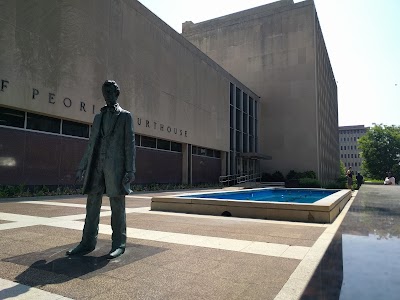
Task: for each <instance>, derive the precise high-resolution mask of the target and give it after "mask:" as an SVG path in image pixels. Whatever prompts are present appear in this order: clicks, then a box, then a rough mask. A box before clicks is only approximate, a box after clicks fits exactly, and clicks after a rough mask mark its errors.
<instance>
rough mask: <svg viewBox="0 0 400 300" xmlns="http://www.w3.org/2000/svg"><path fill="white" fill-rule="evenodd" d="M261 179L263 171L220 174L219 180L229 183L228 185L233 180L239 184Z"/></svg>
mask: <svg viewBox="0 0 400 300" xmlns="http://www.w3.org/2000/svg"><path fill="white" fill-rule="evenodd" d="M257 180H260V181H261V173H253V174H246V175H240V174H236V175H224V176H219V182H220V183H227V184H228V185H230V184H231V182H233V183H236V184H239V183H245V182H249V181H257Z"/></svg>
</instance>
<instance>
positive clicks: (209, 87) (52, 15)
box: [0, 0, 258, 184]
mask: <svg viewBox="0 0 400 300" xmlns="http://www.w3.org/2000/svg"><path fill="white" fill-rule="evenodd" d="M0 25H1V26H0V45H1V49H2V51H1V53H0V80H1V91H0V106H2V107H5V108H12V109H18V110H21V111H23V112H25V113H26V112H28V113H38V114H41V115H44V116H50V117H54V118H59V119H61V120H63V121H74V122H78V123H84V124H90V123H91V122H92V121H93V117H94V114H95V113H97V112H99V110H100V108H101V107H102V106H103V105H104V100H103V97H102V95H101V85H102V83H103V82H104V81H105V80H106V79H114V80H116V81H117V83H118V84H119V86H120V88H121V95H120V98H119V102H120V104H121V106H122V107H123V108H125V109H127V110H129V111H131V112H132V113H133V116H134V125H135V132H136V133H137V134H139V135H143V136H146V137H151V138H156V139H164V140H167V141H172V142H175V143H179V144H181V145H182V151H181V152H180V154H179V155H180V156H179V157H178V160H180V161H181V163H180V164H178V165H175V167H177V168H178V169H179V170H182V176H181V179H179V180H181V181H182V182H184V183H187V182H191V180H192V179H191V178H192V173H196V172H197V173H198V174H203V175H201V176H206V177H207V176H208V175H207V172H203V171H202V170H194V169H193V168H192V145H193V146H196V147H199V148H201V149H210V150H211V151H217V152H218V153H219V152H220V153H221V154H218V155H215V156H214V157H213V158H214V159H218V163H217V166H218V167H217V170H218V172H215V174H213V175H212V177H213V181H215V178H217V180H218V176H219V175H221V174H222V175H223V174H224V173H225V172H226V161H225V160H226V159H227V155H226V153H229V151H230V138H229V137H230V129H229V124H230V109H229V105H230V102H229V101H230V100H229V97H230V96H229V95H230V94H229V93H230V84H234V85H235V86H238V87H240V89H241V90H243V91H245V92H246V93H247V94H248V95H251V96H252V97H253V98H254V99H258V96H257V95H255V94H254V93H253V92H252V91H250V90H249V89H248V88H247V87H246V86H244V85H243V84H242V83H241V82H239V81H238V80H237V79H235V78H234V77H233V76H232V75H230V74H229V73H228V72H227V71H225V70H224V69H223V68H222V67H220V66H219V65H217V64H216V63H215V62H214V61H212V60H211V59H210V58H209V57H208V56H207V55H205V54H204V53H203V52H201V51H200V50H199V49H197V48H196V47H195V46H193V45H192V44H191V43H190V42H188V41H187V40H186V39H185V38H184V37H182V36H181V35H180V34H178V33H177V32H176V31H174V30H173V29H171V28H170V27H169V26H168V25H166V24H165V23H164V22H163V21H162V20H160V19H159V18H158V17H157V16H155V15H154V14H153V13H152V12H150V11H149V10H148V9H147V8H145V7H144V6H143V5H142V4H140V3H139V2H138V1H135V0H88V1H81V2H79V1H73V2H71V1H67V0H63V1H51V0H45V1H40V2H38V1H1V2H0ZM23 129H26V126H25V127H23ZM7 130H8V129H7ZM6 134H7V135H12V133H10V132H9V131H7V133H6ZM22 139H23V138H22ZM21 141H22V140H21ZM0 143H1V144H2V143H3V142H0ZM21 143H22V142H21ZM60 147H61V146H60ZM63 147H64V146H63ZM65 147H68V146H65ZM139 147H140V145H139ZM3 148H4V147H3ZM3 148H1V147H0V156H3V157H5V155H6V156H7V155H8V156H10V155H11V156H12V155H13V154H12V153H11V154H10V153H1V151H2V150H1V149H3ZM81 148H84V147H81ZM10 151H12V149H11V150H10ZM48 151H51V149H48ZM80 151H81V150H80ZM3 152H4V151H3ZM139 152H140V151H139ZM217 152H215V153H217ZM158 153H160V151H159V152H158ZM139 154H140V153H139ZM139 154H138V155H139ZM199 154H200V156H201V154H202V153H199ZM155 155H156V154H155ZM77 156H78V157H79V155H77ZM16 157H17V155H14V158H16ZM144 157H146V160H150V161H151V157H152V156H151V154H149V153H147V154H146V156H143V159H144ZM65 159H68V151H67V153H66V157H65ZM176 159H177V158H176V157H174V160H176ZM139 160H140V158H139ZM164 160H168V159H167V157H165V159H164ZM195 161H196V160H195ZM16 164H17V165H22V164H23V162H22V161H21V160H18V159H17V161H16ZM198 164H200V165H201V166H202V167H203V168H207V165H209V166H210V168H212V169H215V164H216V162H215V161H212V162H211V161H210V164H207V159H206V158H205V159H200V162H198ZM150 167H151V168H153V169H156V168H157V167H156V166H153V165H151V166H150ZM172 167H173V166H172ZM69 169H70V170H69V172H72V170H73V167H72V166H69ZM148 169H149V165H148V164H143V172H144V171H146V172H147V170H148ZM9 170H10V166H4V165H1V166H0V173H2V174H4V175H5V174H6V173H7V172H9ZM21 172H22V171H21ZM58 172H61V171H58ZM153 172H154V173H155V172H157V170H153ZM163 176H164V177H166V176H167V175H165V174H164V175H163ZM199 176H200V175H199ZM139 178H140V176H139ZM149 178H150V179H149V180H151V178H152V177H151V176H150V177H149ZM176 178H178V177H176ZM177 180H178V179H177ZM154 182H157V177H154ZM43 184H48V183H46V182H43Z"/></svg>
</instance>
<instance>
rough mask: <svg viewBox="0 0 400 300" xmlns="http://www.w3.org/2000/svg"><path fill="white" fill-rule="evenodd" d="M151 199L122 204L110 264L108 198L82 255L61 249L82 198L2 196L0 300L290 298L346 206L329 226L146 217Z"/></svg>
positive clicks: (70, 239) (75, 226)
mask: <svg viewBox="0 0 400 300" xmlns="http://www.w3.org/2000/svg"><path fill="white" fill-rule="evenodd" d="M203 191H204V190H203ZM185 192H187V191H185ZM177 193H182V192H177ZM159 194H166V193H159ZM153 195H155V194H154V193H153V194H151V193H135V194H134V195H131V196H128V197H127V199H126V207H127V227H128V229H127V236H128V240H127V249H126V252H125V254H124V255H123V256H121V257H120V258H117V259H115V260H111V261H109V260H107V259H105V255H106V254H107V253H108V251H109V250H110V247H111V228H110V225H109V224H110V214H111V211H110V207H109V201H108V198H107V197H104V198H103V206H102V212H101V219H100V226H99V241H98V245H97V247H96V249H95V251H94V252H92V253H90V254H88V255H86V256H83V257H66V256H65V252H66V250H68V249H69V248H71V247H72V246H74V245H76V244H77V243H78V242H79V241H80V238H81V234H82V228H83V224H84V218H85V203H86V198H85V197H83V196H65V197H36V198H24V199H21V198H20V199H1V200H0V249H1V251H0V299H117V298H118V299H191V300H195V299H240V300H244V299H262V300H267V299H284V300H290V299H298V298H300V297H301V295H302V292H303V290H304V289H305V288H306V286H307V283H308V281H309V279H310V278H311V276H312V275H313V273H314V271H315V269H316V268H317V266H318V264H319V262H320V260H321V258H322V257H323V255H324V253H325V251H326V249H327V248H328V246H329V244H330V242H331V240H332V238H333V236H334V235H335V232H336V231H337V229H338V227H339V226H340V224H341V222H342V220H343V218H344V216H345V214H346V212H347V210H348V208H349V206H350V205H351V203H352V201H353V198H352V199H351V200H350V201H349V203H348V204H347V205H346V207H345V208H344V210H343V211H342V213H341V214H340V215H339V217H338V218H337V219H336V220H335V222H334V223H333V224H309V223H300V222H283V221H272V220H255V219H244V218H233V217H217V216H203V215H190V214H179V213H167V212H157V211H150V199H151V197H152V196H153ZM353 196H354V195H353Z"/></svg>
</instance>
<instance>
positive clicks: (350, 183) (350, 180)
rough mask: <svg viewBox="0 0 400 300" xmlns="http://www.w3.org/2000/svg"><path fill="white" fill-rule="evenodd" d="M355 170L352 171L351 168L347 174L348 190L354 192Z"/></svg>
mask: <svg viewBox="0 0 400 300" xmlns="http://www.w3.org/2000/svg"><path fill="white" fill-rule="evenodd" d="M353 175H354V173H353V170H352V169H351V167H349V169H348V170H347V172H346V176H347V188H348V189H351V190H353Z"/></svg>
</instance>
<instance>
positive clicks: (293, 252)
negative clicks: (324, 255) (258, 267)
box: [282, 246, 310, 259]
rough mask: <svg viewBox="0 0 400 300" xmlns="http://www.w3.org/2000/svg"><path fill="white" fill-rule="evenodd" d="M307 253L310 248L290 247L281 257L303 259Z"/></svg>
mask: <svg viewBox="0 0 400 300" xmlns="http://www.w3.org/2000/svg"><path fill="white" fill-rule="evenodd" d="M309 251H310V247H302V246H290V247H289V248H288V249H286V250H285V252H283V254H282V257H285V258H293V259H303V258H304V257H305V256H306V254H307V253H308V252H309Z"/></svg>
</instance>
